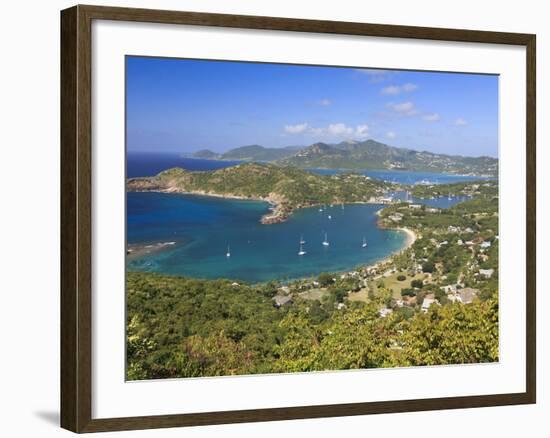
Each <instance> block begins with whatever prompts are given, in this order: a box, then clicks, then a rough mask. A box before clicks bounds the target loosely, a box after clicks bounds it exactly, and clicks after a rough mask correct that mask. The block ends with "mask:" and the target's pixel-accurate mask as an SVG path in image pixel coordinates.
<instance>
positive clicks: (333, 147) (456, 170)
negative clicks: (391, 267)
mask: <svg viewBox="0 0 550 438" xmlns="http://www.w3.org/2000/svg"><path fill="white" fill-rule="evenodd" d="M193 157H195V158H208V159H217V160H240V161H269V162H274V163H276V164H279V165H283V166H294V167H299V168H323V169H393V170H409V171H416V172H437V173H450V174H462V175H477V176H497V175H498V160H497V159H496V158H492V157H463V156H459V155H445V154H436V153H433V152H426V151H416V150H413V149H407V148H398V147H394V146H389V145H387V144H384V143H380V142H377V141H375V140H366V141H345V142H341V143H338V144H327V143H315V144H312V145H311V146H308V147H304V148H301V147H296V146H290V147H285V148H266V147H263V146H260V145H251V146H243V147H239V148H236V149H231V150H229V151H227V152H225V153H223V154H217V153H215V152H212V151H210V150H207V149H205V150H201V151H198V152H196V153H195V154H193Z"/></svg>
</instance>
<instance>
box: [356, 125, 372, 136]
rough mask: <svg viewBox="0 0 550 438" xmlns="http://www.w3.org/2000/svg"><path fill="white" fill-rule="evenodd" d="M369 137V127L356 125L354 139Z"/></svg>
mask: <svg viewBox="0 0 550 438" xmlns="http://www.w3.org/2000/svg"><path fill="white" fill-rule="evenodd" d="M368 135H369V125H358V126H357V127H356V128H355V137H356V138H365V137H368Z"/></svg>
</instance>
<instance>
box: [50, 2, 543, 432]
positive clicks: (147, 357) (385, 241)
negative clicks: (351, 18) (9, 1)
mask: <svg viewBox="0 0 550 438" xmlns="http://www.w3.org/2000/svg"><path fill="white" fill-rule="evenodd" d="M61 49H62V56H61V119H62V129H61V150H62V154H61V172H62V175H61V180H62V184H61V201H62V202H61V207H62V211H61V216H62V223H61V234H62V240H61V256H62V272H61V274H62V287H61V367H62V368H61V423H62V424H61V425H62V427H64V428H66V429H69V430H72V431H75V432H95V431H110V430H123V429H144V428H159V427H174V426H189V425H206V424H220V423H235V422H252V421H271V420H283V419H298V418H315V417H326V416H346V415H363V414H372V413H391V412H405V411H419V410H431V409H453V408H467V407H482V406H497V405H510V404H526V403H535V400H536V396H535V383H536V379H535V375H536V374H535V216H536V205H535V36H534V35H527V34H513V33H500V32H482V31H473V30H455V29H435V28H420V27H408V26H396V25H380V24H364V23H348V22H332V21H314V20H298V19H288V18H275V17H254V16H233V15H221V14H205V13H194V12H173V11H155V10H142V9H125V8H110V7H96V6H75V7H73V8H70V9H67V10H64V11H62V13H61Z"/></svg>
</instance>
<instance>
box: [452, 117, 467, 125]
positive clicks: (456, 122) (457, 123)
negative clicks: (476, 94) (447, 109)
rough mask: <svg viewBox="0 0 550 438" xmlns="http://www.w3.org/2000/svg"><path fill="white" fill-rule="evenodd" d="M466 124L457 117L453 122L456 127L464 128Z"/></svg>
mask: <svg viewBox="0 0 550 438" xmlns="http://www.w3.org/2000/svg"><path fill="white" fill-rule="evenodd" d="M467 123H468V122H467V121H466V120H464V119H463V118H462V117H459V118H458V119H456V120H455V125H456V126H464V125H466V124H467Z"/></svg>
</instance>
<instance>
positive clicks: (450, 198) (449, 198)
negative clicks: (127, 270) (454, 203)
mask: <svg viewBox="0 0 550 438" xmlns="http://www.w3.org/2000/svg"><path fill="white" fill-rule="evenodd" d="M447 199H448V200H449V201H450V200H452V199H453V198H452V197H451V192H449V197H448V198H447Z"/></svg>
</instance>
